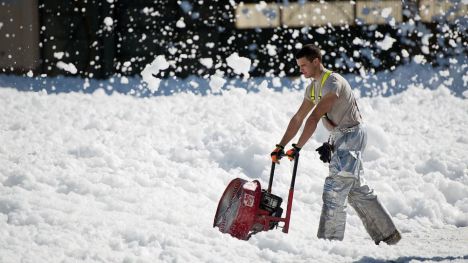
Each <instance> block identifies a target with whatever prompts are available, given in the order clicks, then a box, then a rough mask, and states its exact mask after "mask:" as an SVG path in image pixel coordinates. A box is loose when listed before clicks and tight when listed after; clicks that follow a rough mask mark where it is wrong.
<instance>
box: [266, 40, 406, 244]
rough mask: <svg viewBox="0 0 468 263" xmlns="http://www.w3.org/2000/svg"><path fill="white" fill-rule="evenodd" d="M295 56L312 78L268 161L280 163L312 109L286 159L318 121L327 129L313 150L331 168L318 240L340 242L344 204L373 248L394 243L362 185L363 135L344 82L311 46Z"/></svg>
mask: <svg viewBox="0 0 468 263" xmlns="http://www.w3.org/2000/svg"><path fill="white" fill-rule="evenodd" d="M295 58H296V62H297V65H298V66H299V69H300V71H301V73H302V74H303V75H304V77H306V78H312V84H311V85H310V86H309V87H308V88H307V89H306V92H305V94H304V100H303V102H302V105H301V106H300V107H299V109H298V111H297V112H296V114H295V115H294V116H293V117H292V119H291V121H290V122H289V125H288V128H287V129H286V132H285V133H284V136H283V138H282V139H281V141H280V143H279V144H277V145H276V148H275V150H274V151H273V152H272V153H271V158H272V161H273V162H276V163H279V160H280V159H281V156H283V154H284V151H283V150H284V146H285V145H286V144H287V143H288V142H289V141H291V140H292V139H293V138H294V136H295V135H296V134H297V132H298V131H299V128H300V127H301V126H302V123H303V121H304V120H305V118H306V117H307V115H308V114H309V113H310V112H311V111H312V113H311V114H310V116H309V117H308V118H307V121H306V122H305V126H304V129H303V131H302V134H301V136H300V137H299V140H298V142H297V143H295V144H293V148H292V149H290V150H288V151H287V152H286V155H287V156H288V157H289V159H293V158H294V156H295V155H296V154H297V153H299V151H300V150H301V148H302V147H303V146H304V145H305V144H306V142H307V141H308V140H309V138H310V137H311V136H312V134H313V133H314V131H315V129H316V127H317V124H318V122H319V120H320V119H321V120H322V122H323V124H324V126H325V127H326V128H327V129H328V130H329V131H330V138H329V142H328V143H324V145H323V146H322V147H319V148H318V149H317V151H319V153H320V155H321V157H320V159H321V160H322V161H324V162H329V163H330V164H329V176H328V177H327V178H326V179H325V184H324V187H323V195H322V199H323V207H322V214H321V216H320V225H319V229H318V234H317V236H318V237H319V238H323V239H330V240H343V236H344V231H345V224H346V211H345V208H346V200H347V201H348V202H349V203H350V205H351V206H352V207H353V208H354V209H355V210H356V212H357V214H358V215H359V217H360V218H361V220H362V222H363V224H364V227H365V228H366V230H367V232H368V233H369V235H370V236H371V238H372V239H373V240H374V242H375V243H376V244H377V245H378V244H379V243H380V242H381V241H384V242H386V243H388V244H390V245H393V244H396V243H397V242H398V241H399V240H400V239H401V235H400V233H399V232H398V230H397V229H396V227H395V225H394V223H393V222H392V219H391V217H390V215H389V214H388V212H387V211H386V210H385V208H384V207H383V206H382V205H381V203H380V202H379V200H378V199H377V196H376V195H375V194H374V193H373V191H372V190H371V189H369V187H368V186H367V185H365V184H364V183H363V181H362V175H363V167H362V160H361V156H362V152H363V151H364V148H365V146H366V141H367V135H366V131H365V129H364V128H363V127H362V125H361V123H362V119H361V114H360V112H359V109H358V106H357V104H356V99H355V97H354V94H353V91H352V90H351V87H350V85H349V83H348V82H347V81H346V80H345V79H344V78H343V77H342V76H341V75H339V74H338V73H336V72H331V71H329V70H327V69H325V68H324V66H323V65H322V55H321V51H320V49H319V48H318V47H316V46H314V45H304V46H303V48H302V49H301V50H299V52H297V54H296V56H295Z"/></svg>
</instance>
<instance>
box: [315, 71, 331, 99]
mask: <svg viewBox="0 0 468 263" xmlns="http://www.w3.org/2000/svg"><path fill="white" fill-rule="evenodd" d="M332 73H333V72H332V71H327V72H325V74H324V75H323V77H322V81H321V82H320V90H319V101H320V99H322V89H323V84H325V81H327V79H328V77H330V75H331V74H332ZM311 85H312V88H311V89H310V98H311V99H312V103H314V104H315V86H314V83H313V82H312V84H311Z"/></svg>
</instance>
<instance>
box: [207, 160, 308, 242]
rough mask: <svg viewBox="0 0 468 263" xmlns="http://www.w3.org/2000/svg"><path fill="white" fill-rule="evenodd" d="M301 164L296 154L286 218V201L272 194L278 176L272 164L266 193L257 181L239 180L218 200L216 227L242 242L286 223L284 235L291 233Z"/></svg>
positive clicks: (214, 225)
mask: <svg viewBox="0 0 468 263" xmlns="http://www.w3.org/2000/svg"><path fill="white" fill-rule="evenodd" d="M298 161H299V154H296V156H295V158H294V169H293V174H292V179H291V187H290V188H289V196H288V204H287V208H286V217H284V218H283V217H281V215H282V213H283V209H282V208H281V202H282V201H283V200H282V199H281V198H280V197H279V196H276V195H274V194H272V193H271V186H272V184H273V177H274V174H275V163H274V162H272V164H271V172H270V180H269V183H268V189H267V190H264V189H262V188H261V186H260V182H259V181H257V180H254V181H251V182H248V181H246V180H243V179H241V178H236V179H234V180H232V181H231V182H230V183H229V185H228V186H227V187H226V190H224V193H223V195H222V196H221V199H220V200H219V204H218V209H217V210H216V215H215V218H214V222H213V227H218V228H219V231H221V232H222V233H229V234H230V235H231V236H233V237H235V238H238V239H242V240H248V239H249V238H250V237H251V236H252V235H253V234H256V233H258V232H260V231H268V230H271V229H273V228H275V227H278V223H279V222H284V225H283V227H282V228H283V232H284V233H288V230H289V220H290V218H291V209H292V200H293V194H294V183H295V181H296V172H297V164H298Z"/></svg>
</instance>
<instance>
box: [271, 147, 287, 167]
mask: <svg viewBox="0 0 468 263" xmlns="http://www.w3.org/2000/svg"><path fill="white" fill-rule="evenodd" d="M270 155H271V161H272V162H274V163H279V160H280V159H281V157H283V155H284V146H283V145H280V144H277V145H276V148H275V149H274V150H273V152H271V154H270Z"/></svg>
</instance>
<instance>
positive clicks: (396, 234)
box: [375, 230, 401, 245]
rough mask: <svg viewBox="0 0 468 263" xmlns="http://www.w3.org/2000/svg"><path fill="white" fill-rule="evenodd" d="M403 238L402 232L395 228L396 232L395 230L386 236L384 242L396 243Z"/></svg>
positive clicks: (376, 242)
mask: <svg viewBox="0 0 468 263" xmlns="http://www.w3.org/2000/svg"><path fill="white" fill-rule="evenodd" d="M400 239H401V235H400V232H398V230H395V232H393V233H392V234H391V235H390V236H388V237H386V238H384V239H383V240H381V241H383V242H385V243H387V244H388V245H395V244H396V243H398V241H400ZM379 243H380V241H375V244H376V245H378V244H379Z"/></svg>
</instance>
